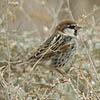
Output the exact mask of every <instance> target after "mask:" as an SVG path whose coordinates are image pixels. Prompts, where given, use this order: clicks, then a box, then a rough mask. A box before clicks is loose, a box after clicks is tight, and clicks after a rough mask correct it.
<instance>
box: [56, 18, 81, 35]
mask: <svg viewBox="0 0 100 100" xmlns="http://www.w3.org/2000/svg"><path fill="white" fill-rule="evenodd" d="M80 28H81V25H78V24H77V23H76V22H74V21H71V20H66V21H63V22H61V23H59V24H58V25H57V27H56V31H60V32H62V33H64V34H65V35H70V36H77V31H78V30H79V29H80Z"/></svg>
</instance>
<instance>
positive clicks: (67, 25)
mask: <svg viewBox="0 0 100 100" xmlns="http://www.w3.org/2000/svg"><path fill="white" fill-rule="evenodd" d="M80 28H81V27H80V26H78V25H77V24H76V22H74V21H70V20H67V21H63V22H61V23H60V24H58V25H57V27H56V29H55V32H54V33H53V34H52V35H51V36H50V37H49V38H48V39H47V40H46V41H45V42H44V43H43V44H42V45H41V46H40V47H39V48H38V49H37V50H36V52H34V54H33V56H31V57H30V58H29V59H28V61H30V60H31V61H34V62H36V61H38V60H39V59H41V61H42V62H44V61H48V60H51V63H50V66H52V67H62V66H64V65H65V64H66V63H67V62H68V61H69V60H70V59H72V57H73V56H74V54H75V52H76V49H77V30H78V29H80ZM70 30H73V32H70Z"/></svg>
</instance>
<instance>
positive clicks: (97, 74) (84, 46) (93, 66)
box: [79, 34, 100, 82]
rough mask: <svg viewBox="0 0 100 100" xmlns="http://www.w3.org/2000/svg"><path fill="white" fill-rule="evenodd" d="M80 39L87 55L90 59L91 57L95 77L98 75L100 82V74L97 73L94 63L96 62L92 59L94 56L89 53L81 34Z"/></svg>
mask: <svg viewBox="0 0 100 100" xmlns="http://www.w3.org/2000/svg"><path fill="white" fill-rule="evenodd" d="M79 37H80V40H81V42H82V44H83V45H84V47H85V49H86V53H87V55H88V57H89V60H90V62H91V67H92V68H93V70H94V72H95V75H96V77H97V79H98V81H99V82H100V78H99V76H98V73H97V71H96V66H95V63H94V61H93V58H92V56H91V55H90V52H89V50H88V48H87V46H86V45H85V43H84V42H83V40H82V37H81V35H80V34H79Z"/></svg>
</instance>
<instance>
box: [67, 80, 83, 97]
mask: <svg viewBox="0 0 100 100" xmlns="http://www.w3.org/2000/svg"><path fill="white" fill-rule="evenodd" d="M69 82H70V85H71V86H72V88H73V90H74V91H75V93H76V94H77V98H80V97H81V96H80V94H79V93H78V91H77V89H75V87H74V85H73V83H72V81H71V80H70V79H69Z"/></svg>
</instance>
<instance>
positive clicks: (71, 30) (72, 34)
mask: <svg viewBox="0 0 100 100" xmlns="http://www.w3.org/2000/svg"><path fill="white" fill-rule="evenodd" d="M74 32H75V30H74V29H69V28H67V29H65V30H64V33H65V34H66V35H70V36H74Z"/></svg>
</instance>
